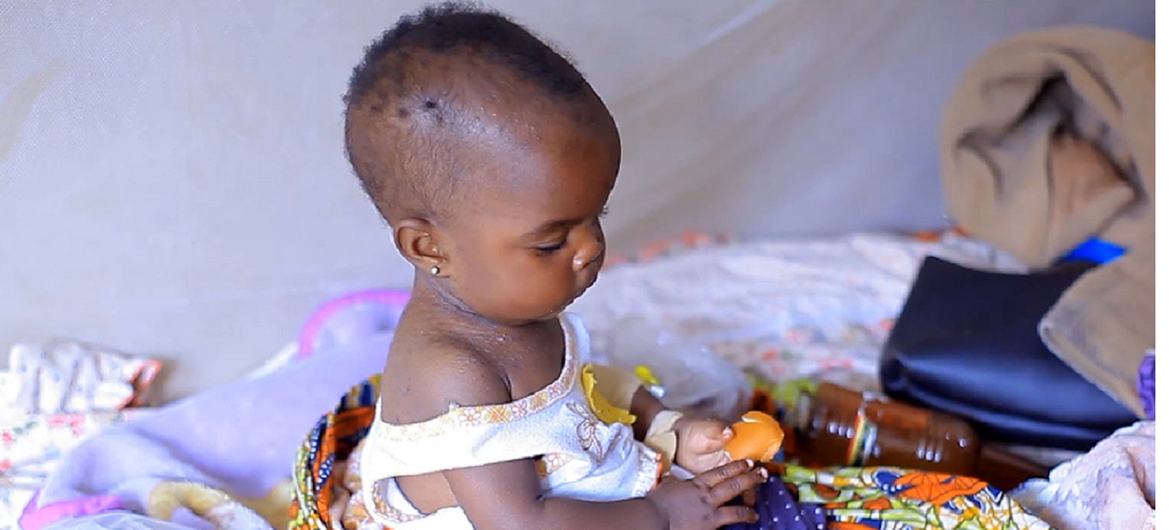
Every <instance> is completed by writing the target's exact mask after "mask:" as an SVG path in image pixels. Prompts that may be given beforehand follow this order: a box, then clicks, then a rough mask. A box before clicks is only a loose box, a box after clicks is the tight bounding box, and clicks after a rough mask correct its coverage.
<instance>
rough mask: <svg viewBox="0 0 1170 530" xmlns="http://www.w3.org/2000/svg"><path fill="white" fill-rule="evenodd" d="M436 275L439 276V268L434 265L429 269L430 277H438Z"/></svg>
mask: <svg viewBox="0 0 1170 530" xmlns="http://www.w3.org/2000/svg"><path fill="white" fill-rule="evenodd" d="M438 275H439V266H438V265H435V266H433V267H431V276H438Z"/></svg>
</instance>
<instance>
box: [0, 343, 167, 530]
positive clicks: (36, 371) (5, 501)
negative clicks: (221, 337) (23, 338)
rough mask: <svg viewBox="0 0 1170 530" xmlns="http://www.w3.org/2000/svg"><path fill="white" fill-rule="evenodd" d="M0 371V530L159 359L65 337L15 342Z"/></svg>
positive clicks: (117, 414) (115, 414)
mask: <svg viewBox="0 0 1170 530" xmlns="http://www.w3.org/2000/svg"><path fill="white" fill-rule="evenodd" d="M8 366H9V370H8V371H4V372H0V529H7V528H16V525H17V517H18V516H19V515H20V513H21V511H22V510H23V509H24V507H25V506H26V505H27V504H28V502H29V500H30V499H32V497H33V495H34V494H35V492H36V490H37V489H38V488H40V487H41V485H42V484H43V482H44V480H45V479H46V478H47V477H48V476H49V474H50V473H52V472H53V471H54V470H55V469H56V468H57V465H58V463H59V461H60V459H61V457H62V455H64V454H65V453H66V452H68V451H69V450H71V449H73V448H74V447H76V446H77V445H79V444H80V443H81V442H83V441H85V440H86V439H88V438H90V437H91V436H93V435H94V434H96V433H98V432H100V431H101V430H102V429H104V428H105V427H107V426H109V425H112V424H114V423H117V422H119V421H121V420H122V419H123V415H124V413H123V412H122V409H123V408H124V407H125V406H127V405H129V404H131V403H135V402H138V401H140V400H139V398H140V396H141V395H142V394H143V392H145V391H146V389H147V388H148V387H149V385H150V383H151V381H152V380H153V379H154V377H155V375H156V374H157V373H158V371H159V368H160V366H161V365H160V363H159V362H158V361H156V360H154V359H149V358H145V357H137V356H132V355H128V354H124V353H119V352H115V351H112V350H110V349H108V348H103V347H100V346H94V345H91V344H84V343H81V342H76V341H70V340H55V341H51V342H47V343H44V344H17V345H15V346H13V347H12V348H11V350H10V351H9V362H8Z"/></svg>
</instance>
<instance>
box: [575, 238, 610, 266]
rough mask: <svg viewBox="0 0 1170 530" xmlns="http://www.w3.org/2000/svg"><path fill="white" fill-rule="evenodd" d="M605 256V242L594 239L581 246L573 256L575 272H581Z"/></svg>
mask: <svg viewBox="0 0 1170 530" xmlns="http://www.w3.org/2000/svg"><path fill="white" fill-rule="evenodd" d="M604 255H605V242H604V241H601V240H599V239H594V240H592V241H590V242H589V243H586V244H584V245H582V246H581V248H580V249H579V250H578V251H577V255H575V256H573V271H575V272H580V271H583V270H585V268H586V267H588V266H590V265H592V264H593V262H595V261H597V260H599V259H601V257H602V256H604Z"/></svg>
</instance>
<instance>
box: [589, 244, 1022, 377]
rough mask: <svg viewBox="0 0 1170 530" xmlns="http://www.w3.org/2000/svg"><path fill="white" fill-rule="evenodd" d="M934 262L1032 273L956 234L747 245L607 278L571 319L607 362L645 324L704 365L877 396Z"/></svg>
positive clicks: (697, 252) (625, 268) (638, 266)
mask: <svg viewBox="0 0 1170 530" xmlns="http://www.w3.org/2000/svg"><path fill="white" fill-rule="evenodd" d="M927 255H936V256H939V257H942V258H944V259H947V260H950V261H953V262H956V263H960V264H963V265H966V266H969V267H973V268H980V269H988V270H999V271H1005V272H1021V271H1023V270H1025V269H1024V267H1023V265H1022V264H1021V263H1019V262H1018V261H1017V260H1015V259H1014V258H1012V257H1011V256H1010V255H1007V254H1005V253H1003V252H1001V251H997V250H995V249H994V248H992V247H990V246H988V245H986V244H984V243H981V242H979V241H976V240H973V239H969V238H966V237H962V236H959V235H957V234H954V233H946V234H944V235H942V237H941V238H940V239H938V240H935V241H928V240H924V239H922V238H917V237H912V236H902V235H893V234H867V233H863V234H855V235H849V236H845V237H833V238H823V239H811V240H779V241H762V242H745V243H735V244H728V245H712V246H704V247H701V248H694V249H691V250H689V251H687V252H681V253H678V254H675V255H672V256H670V257H668V258H665V259H660V260H655V261H650V262H646V263H627V264H623V265H621V266H618V267H613V268H611V269H607V270H606V271H605V272H604V273H603V274H602V275H601V276H600V277H599V278H598V281H597V284H596V285H594V286H593V288H592V289H590V290H589V291H588V292H587V293H586V294H585V295H584V296H583V297H582V298H581V299H580V300H578V301H577V302H576V303H575V304H573V306H571V307H570V308H569V311H573V312H576V313H578V314H579V315H581V316H582V317H583V319H584V321H585V324H586V327H587V328H588V329H589V333H590V335H591V337H592V339H593V345H594V350H595V352H596V353H597V354H598V355H601V356H604V357H612V356H613V354H614V353H615V352H616V353H617V354H619V355H622V354H624V352H621V351H620V349H621V344H622V343H623V342H627V343H628V342H631V341H630V340H628V339H626V338H625V335H627V334H628V333H630V332H631V330H630V326H629V324H628V323H629V322H632V321H640V322H642V323H643V324H642V325H644V326H651V327H653V328H654V329H657V330H661V331H662V332H663V333H667V334H669V335H670V336H671V337H672V340H673V341H674V342H676V343H680V344H687V345H693V346H701V347H700V348H696V347H691V348H689V349H688V351H689V352H691V354H693V355H712V354H717V355H719V356H722V357H723V358H725V359H727V360H729V361H731V363H732V364H734V365H735V366H736V367H738V368H740V369H748V370H751V371H754V372H757V373H759V374H760V375H762V376H764V377H766V378H768V379H770V380H773V381H784V380H790V379H796V378H801V377H817V378H822V379H826V380H830V381H834V382H837V383H842V384H846V385H847V386H850V387H853V388H855V389H857V390H874V391H876V390H878V381H877V368H878V357H879V355H880V353H881V347H882V344H883V343H884V342H885V339H886V337H887V335H888V333H889V330H890V328H891V327H892V325H893V322H894V319H895V318H896V317H897V315H898V313H899V312H900V310H901V308H902V305H903V303H904V301H905V298H906V295H907V294H908V293H909V291H910V287H911V285H912V284H913V282H914V278H915V277H916V275H917V273H918V268H919V266H920V265H921V262H922V260H923V259H924V257H925V256H927ZM667 353H675V354H676V357H677V354H678V353H683V352H667ZM720 379H721V378H718V377H713V378H712V383H711V384H712V386H715V385H718V384H719V382H718V381H719V380H720ZM692 383H693V385H700V384H701V383H702V381H694V382H692ZM664 384H666V385H668V386H669V384H670V383H669V382H664ZM670 391H671V389H670V388H668V395H669V394H670Z"/></svg>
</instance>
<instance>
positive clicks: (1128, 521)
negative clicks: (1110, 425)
mask: <svg viewBox="0 0 1170 530" xmlns="http://www.w3.org/2000/svg"><path fill="white" fill-rule="evenodd" d="M1154 425H1155V423H1154V422H1152V421H1143V422H1138V423H1135V424H1134V425H1132V426H1129V427H1125V428H1123V429H1120V430H1118V431H1117V432H1115V433H1113V435H1112V436H1110V437H1109V438H1106V439H1105V440H1102V441H1101V442H1100V443H1098V444H1097V445H1096V446H1095V447H1094V448H1093V449H1092V450H1091V451H1089V452H1088V453H1086V454H1084V455H1082V456H1079V457H1077V458H1074V459H1073V460H1071V461H1069V462H1066V463H1064V464H1061V465H1060V466H1058V467H1057V468H1056V469H1054V470H1053V471H1052V473H1051V474H1050V475H1049V477H1048V479H1047V480H1032V481H1028V482H1027V483H1025V484H1024V485H1022V486H1020V488H1018V489H1017V490H1016V491H1015V492H1014V493H1013V494H1012V497H1013V498H1015V499H1016V500H1017V501H1019V503H1020V505H1022V506H1023V507H1024V508H1027V509H1028V510H1029V511H1031V512H1032V513H1034V514H1036V515H1038V516H1039V517H1041V518H1042V519H1044V520H1045V521H1047V522H1048V523H1049V524H1051V525H1053V526H1055V527H1057V528H1062V529H1064V530H1112V529H1116V530H1138V529H1143V530H1144V529H1153V528H1154V527H1155V526H1154V514H1155V509H1154V508H1155V506H1154V498H1155V492H1154V448H1155V447H1154Z"/></svg>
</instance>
